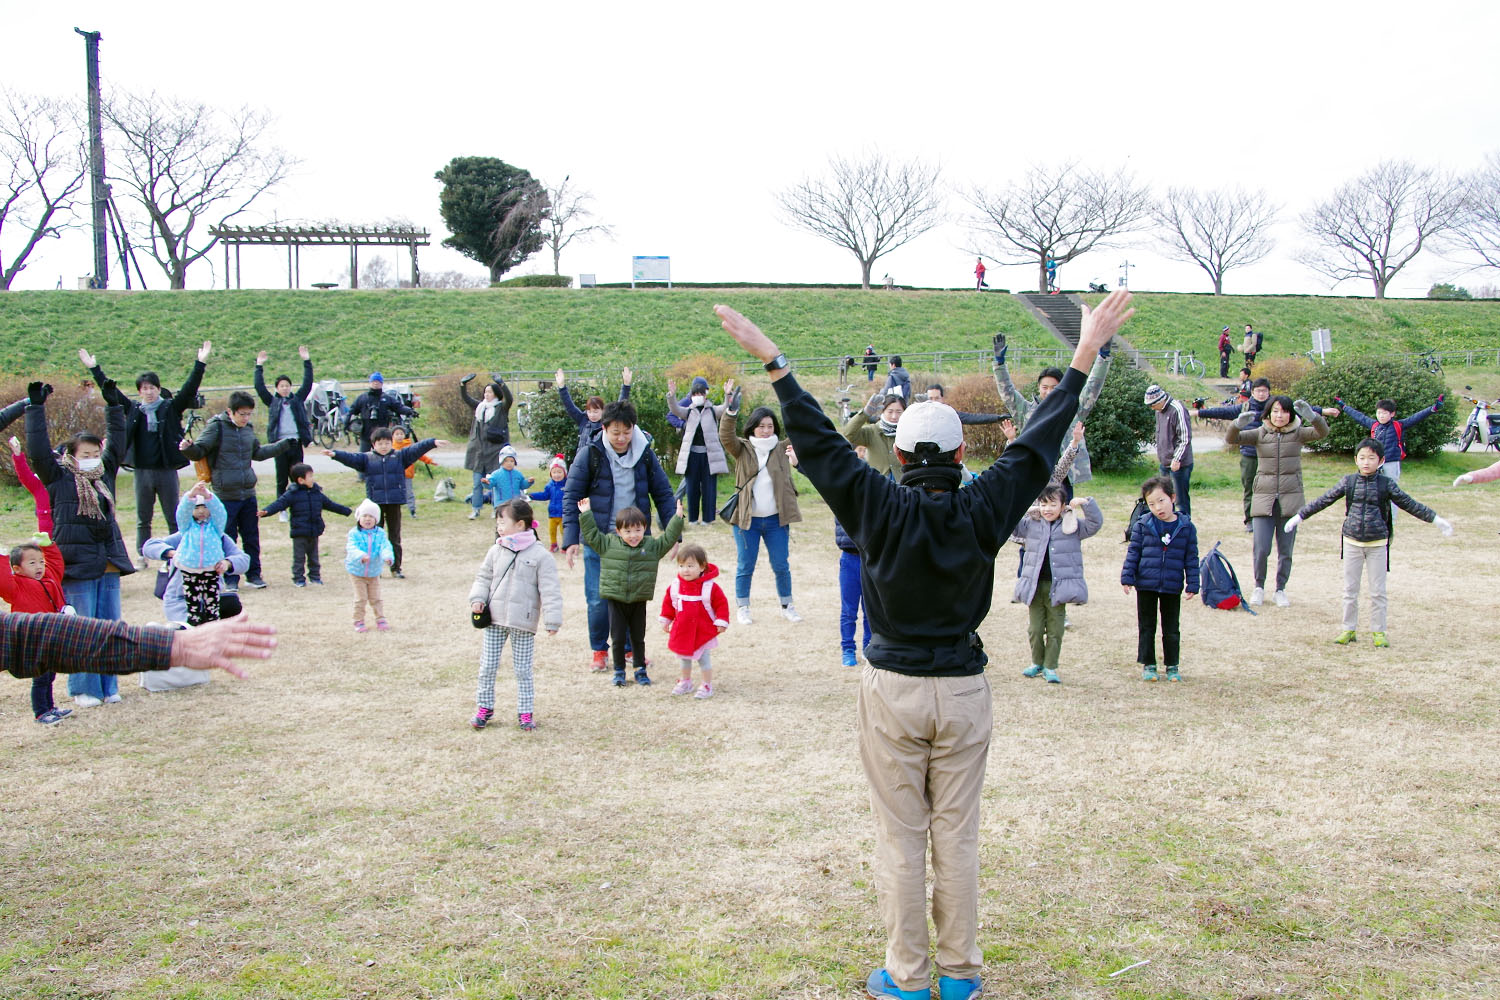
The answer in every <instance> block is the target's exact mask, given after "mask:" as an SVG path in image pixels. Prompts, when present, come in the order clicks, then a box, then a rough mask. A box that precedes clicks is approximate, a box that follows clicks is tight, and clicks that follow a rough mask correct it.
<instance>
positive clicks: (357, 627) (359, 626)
mask: <svg viewBox="0 0 1500 1000" xmlns="http://www.w3.org/2000/svg"><path fill="white" fill-rule="evenodd" d="M354 631H356V632H368V631H370V630H369V629H367V628H365V623H364V622H355V623H354Z"/></svg>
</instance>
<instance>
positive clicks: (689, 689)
mask: <svg viewBox="0 0 1500 1000" xmlns="http://www.w3.org/2000/svg"><path fill="white" fill-rule="evenodd" d="M672 693H673V694H692V693H693V682H692V681H690V680H689V681H678V682H677V686H676V687H674V688H673V689H672Z"/></svg>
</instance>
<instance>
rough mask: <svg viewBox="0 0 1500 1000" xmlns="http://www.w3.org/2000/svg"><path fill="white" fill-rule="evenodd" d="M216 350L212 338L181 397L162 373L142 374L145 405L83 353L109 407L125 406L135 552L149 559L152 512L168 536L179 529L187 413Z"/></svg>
mask: <svg viewBox="0 0 1500 1000" xmlns="http://www.w3.org/2000/svg"><path fill="white" fill-rule="evenodd" d="M212 349H213V345H212V344H211V343H209V342H208V341H206V340H205V341H204V342H203V346H202V347H200V348H198V360H197V361H195V362H194V363H193V372H192V374H191V375H189V376H188V377H187V381H186V382H184V383H182V388H181V389H178V390H177V394H176V395H175V396H174V395H173V394H172V393H170V392H167V391H165V390H163V389H162V387H161V379H160V378H159V377H158V376H157V374H156V372H141V373H140V374H139V375H137V376H136V379H135V391H136V393H137V395H139V396H140V397H141V398H140V401H139V402H136V401H135V400H133V399H131V398H130V397H129V396H127V395H125V394H124V393H123V392H121V391H120V390H119V387H118V386H116V385H115V383H114V382H113V381H111V380H110V379H109V378H107V377H105V374H104V369H103V368H101V367H100V366H99V360H98V359H97V358H96V357H94V355H92V354H90V353H89V352H88V350H87V349H86V348H82V347H80V348H79V349H78V360H79V361H82V362H83V366H84V367H85V368H87V369H88V370H89V374H90V375H92V376H93V377H94V383H95V384H96V385H98V386H99V395H100V396H101V397H102V398H103V400H104V405H106V406H123V407H124V408H125V438H126V442H127V443H126V448H127V452H126V455H125V464H126V465H129V466H131V467H132V468H134V469H135V550H136V552H138V553H142V558H143V559H144V558H145V556H144V549H145V545H146V539H148V538H150V537H151V513H152V508H154V507H155V506H156V504H157V503H158V502H160V503H161V512H162V516H163V517H165V518H166V521H167V534H169V535H170V534H174V533H176V531H177V500H178V498H179V496H180V493H181V490H180V487H179V486H178V479H177V477H178V474H179V472H180V470H181V469H183V468H184V467H185V466H186V465H187V464H188V460H187V458H186V457H185V456H184V455H183V454H182V452H181V451H180V450H178V445H180V444H181V443H182V415H183V413H184V412H186V411H187V410H189V409H191V408H192V407H193V404H194V403H195V402H197V399H198V387H199V386H200V385H202V384H203V372H204V370H205V367H204V366H205V365H206V364H207V363H208V355H209V353H210V352H211V351H212Z"/></svg>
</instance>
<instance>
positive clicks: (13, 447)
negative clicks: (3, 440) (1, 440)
mask: <svg viewBox="0 0 1500 1000" xmlns="http://www.w3.org/2000/svg"><path fill="white" fill-rule="evenodd" d="M10 453H11V454H12V455H19V454H21V442H20V439H18V438H17V437H16V436H15V435H14V434H12V435H11V438H10Z"/></svg>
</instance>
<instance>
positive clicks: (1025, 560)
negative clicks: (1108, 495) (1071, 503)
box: [1011, 497, 1104, 604]
mask: <svg viewBox="0 0 1500 1000" xmlns="http://www.w3.org/2000/svg"><path fill="white" fill-rule="evenodd" d="M1070 515H1072V511H1071V509H1065V510H1064V511H1063V515H1062V517H1059V518H1058V519H1057V520H1056V521H1048V520H1047V519H1046V518H1044V517H1042V516H1041V514H1040V513H1035V514H1033V513H1031V512H1027V514H1026V516H1025V517H1023V518H1021V523H1020V524H1018V525H1016V530H1015V533H1014V534H1013V535H1012V536H1011V540H1012V541H1014V542H1017V543H1019V544H1020V545H1022V546H1023V547H1024V550H1025V551H1024V552H1023V553H1022V555H1021V573H1020V575H1019V576H1017V577H1016V589H1015V593H1014V595H1013V596H1012V597H1011V600H1012V601H1013V602H1015V603H1017V604H1030V603H1031V602H1032V600H1033V599H1034V598H1035V597H1036V588H1037V584H1038V582H1040V580H1041V576H1042V557H1043V556H1044V555H1045V556H1046V557H1047V566H1048V569H1049V570H1050V571H1051V573H1052V590H1051V602H1052V603H1053V604H1087V603H1088V602H1089V588H1088V584H1086V583H1085V582H1084V579H1083V545H1082V542H1083V540H1084V539H1085V538H1091V537H1093V536H1094V535H1096V534H1098V533H1099V529H1100V527H1102V526H1103V524H1104V514H1103V512H1102V511H1100V510H1099V505H1098V504H1097V503H1095V502H1094V499H1093V498H1092V497H1090V498H1089V499H1088V500H1086V501H1084V505H1083V519H1082V520H1081V521H1079V520H1078V519H1077V516H1076V515H1072V516H1070ZM1069 522H1072V523H1074V524H1075V526H1076V529H1077V530H1075V531H1071V532H1069V531H1066V530H1065V528H1066V527H1067V524H1068V523H1069Z"/></svg>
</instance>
